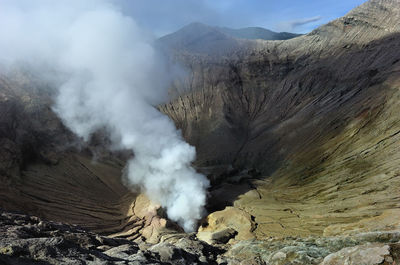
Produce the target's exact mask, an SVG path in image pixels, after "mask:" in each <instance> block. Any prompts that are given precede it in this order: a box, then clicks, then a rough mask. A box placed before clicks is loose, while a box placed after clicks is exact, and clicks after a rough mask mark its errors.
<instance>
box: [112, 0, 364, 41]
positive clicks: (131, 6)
mask: <svg viewBox="0 0 400 265" xmlns="http://www.w3.org/2000/svg"><path fill="white" fill-rule="evenodd" d="M114 1H115V2H117V4H118V5H120V6H121V7H122V9H123V10H124V12H125V13H127V14H129V15H131V16H132V17H134V18H135V20H136V21H137V22H138V23H139V24H141V25H142V26H144V27H146V28H147V29H149V30H151V31H153V32H154V33H155V34H156V35H163V34H167V33H170V32H173V31H175V30H177V29H179V28H181V27H183V26H185V25H187V24H189V23H191V22H202V23H205V24H209V25H217V26H227V27H233V28H240V27H247V26H260V27H264V28H268V29H271V30H275V31H291V32H297V33H306V32H309V31H311V30H312V29H314V28H316V27H318V26H319V25H322V24H325V23H327V22H329V21H331V20H333V19H335V18H338V17H341V16H343V15H344V14H346V13H347V12H348V11H350V10H351V9H353V8H354V7H356V6H358V5H360V4H362V3H363V2H365V0H301V1H300V0H298V1H295V0H278V1H276V0H114ZM306 22H308V23H306Z"/></svg>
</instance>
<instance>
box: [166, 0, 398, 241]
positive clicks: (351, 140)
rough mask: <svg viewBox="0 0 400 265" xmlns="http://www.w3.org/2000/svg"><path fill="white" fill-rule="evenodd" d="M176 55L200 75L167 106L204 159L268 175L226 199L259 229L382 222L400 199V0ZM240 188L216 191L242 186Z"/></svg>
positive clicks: (328, 228) (297, 230)
mask: <svg viewBox="0 0 400 265" xmlns="http://www.w3.org/2000/svg"><path fill="white" fill-rule="evenodd" d="M174 58H175V59H176V60H178V61H181V62H184V64H185V65H186V66H187V67H188V69H190V75H189V78H187V79H186V80H181V81H180V82H176V85H175V86H174V87H173V88H172V93H173V94H175V95H176V99H175V100H174V101H172V102H171V103H170V104H167V105H165V106H162V107H161V109H162V111H164V112H165V113H167V114H168V115H169V116H170V117H171V118H173V119H174V121H175V122H176V124H177V125H178V126H179V127H180V128H182V131H183V133H184V135H185V137H186V138H187V139H188V140H189V142H190V143H192V144H194V145H195V146H196V147H197V150H198V161H197V163H198V166H216V165H221V164H227V165H229V164H233V165H234V167H236V168H239V169H240V168H256V169H257V170H259V171H261V172H262V175H263V176H270V178H262V179H261V180H259V181H258V182H255V183H252V184H245V183H243V182H242V183H241V184H240V185H239V186H241V187H243V186H247V188H244V189H242V190H241V193H245V192H246V189H247V190H251V191H249V192H248V193H246V194H245V195H243V196H240V197H239V199H238V200H236V201H235V202H233V200H235V198H233V199H232V200H230V201H225V202H224V203H234V205H235V207H236V208H239V209H241V210H243V211H244V214H245V215H246V214H249V216H252V220H253V221H254V223H255V224H253V226H251V227H252V228H248V227H249V226H246V229H251V230H254V231H253V232H254V233H253V234H254V235H255V236H257V237H258V238H265V237H266V236H269V235H278V236H282V235H308V234H310V233H311V234H322V233H323V232H324V230H325V233H326V234H332V233H333V234H335V233H341V232H342V231H343V229H345V230H352V229H357V228H358V227H362V226H363V227H364V229H365V230H368V229H377V227H378V226H379V223H380V222H376V220H379V219H371V220H369V219H368V218H369V217H372V216H379V215H381V214H382V213H383V212H384V211H385V210H388V209H396V208H398V206H399V202H400V201H399V199H400V196H399V195H400V194H399V191H398V188H397V187H398V186H399V182H400V178H399V176H400V168H399V167H400V166H399V165H400V164H399V159H400V152H399V151H400V150H399V148H400V138H399V137H400V116H399V115H398V113H399V110H400V106H399V96H400V92H399V87H400V72H399V71H400V1H398V0H372V1H368V2H367V3H365V4H363V5H361V6H360V7H358V8H356V9H354V10H353V11H351V12H350V13H348V14H347V15H346V16H344V17H343V18H340V19H337V20H335V21H332V22H330V23H329V24H327V25H325V26H322V27H320V28H318V29H316V30H314V31H313V32H311V33H310V34H308V35H305V36H301V37H298V38H295V39H292V40H288V41H282V42H268V41H257V42H253V43H252V45H251V46H248V48H247V49H245V50H241V51H236V52H232V53H231V54H229V55H227V56H220V57H216V56H212V57H211V56H210V57H208V56H201V55H198V54H197V55H193V54H188V53H185V52H179V51H177V52H176V53H175V55H174ZM254 186H256V187H257V189H256V190H252V188H251V187H254ZM235 187H237V186H229V185H222V188H221V189H222V190H223V191H224V192H218V191H215V194H219V195H218V196H219V197H221V196H226V194H227V193H228V194H229V192H234V194H235V196H236V195H239V194H240V192H239V193H238V192H237V189H236V188H235ZM233 190H234V191H233ZM224 194H225V195H224ZM218 196H217V197H216V198H215V199H218ZM233 197H234V196H233ZM220 208H223V205H220ZM229 213H230V211H227V212H226V214H227V215H229ZM393 215H396V216H397V215H398V211H396V210H394V211H393V212H391V213H390V214H387V213H386V214H384V215H383V217H382V218H383V219H385V216H386V217H390V216H393ZM210 218H211V217H210ZM212 218H214V217H212ZM212 218H211V219H212ZM215 218H216V217H215ZM364 218H365V219H366V220H367V224H363V223H361V224H360V223H357V222H358V221H360V220H361V219H364ZM221 220H223V219H221ZM221 220H220V221H221ZM368 220H369V221H368ZM209 221H210V220H209ZM222 222H223V221H222ZM393 222H394V223H396V224H397V222H396V221H394V220H392V221H390V224H386V225H387V226H385V225H383V226H384V228H387V229H389V228H390V227H391V226H392V228H393V227H397V225H395V226H393V225H394V223H393ZM209 223H210V222H209ZM216 223H218V220H217V221H216ZM226 223H228V221H226ZM341 223H353V226H354V227H353V228H352V226H347V227H346V228H344V227H338V226H335V224H341ZM382 223H385V222H384V221H382ZM382 223H381V224H382ZM225 225H226V226H229V224H225ZM211 226H212V225H210V227H209V228H205V230H207V229H209V230H210V231H212V230H215V229H220V228H221V226H218V227H211ZM381 228H382V227H381Z"/></svg>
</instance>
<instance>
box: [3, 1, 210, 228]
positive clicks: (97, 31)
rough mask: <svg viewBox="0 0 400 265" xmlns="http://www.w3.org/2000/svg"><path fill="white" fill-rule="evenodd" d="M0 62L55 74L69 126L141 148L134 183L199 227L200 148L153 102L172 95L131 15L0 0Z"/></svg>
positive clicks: (86, 6) (95, 5)
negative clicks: (103, 130) (197, 163)
mask: <svg viewBox="0 0 400 265" xmlns="http://www.w3.org/2000/svg"><path fill="white" fill-rule="evenodd" d="M17 3H18V4H17ZM0 59H1V61H2V62H3V64H9V63H15V62H27V63H29V64H30V65H31V66H33V67H36V68H37V67H42V68H43V70H42V71H43V74H44V75H45V74H46V71H47V70H48V69H51V70H52V71H53V72H56V73H57V76H60V79H59V80H58V83H59V84H60V85H59V89H58V96H57V98H56V99H55V101H56V104H55V106H54V110H55V111H56V113H57V114H58V115H59V116H60V117H61V119H62V120H63V121H64V123H65V124H66V125H67V126H68V127H69V128H70V129H71V130H72V131H74V132H75V133H76V134H78V135H79V136H81V137H83V138H84V139H86V140H87V139H89V138H90V135H91V134H92V133H93V132H95V131H96V130H98V129H99V128H104V127H106V128H107V129H108V131H109V132H110V135H111V140H112V142H113V144H114V145H115V146H116V147H118V148H124V149H126V148H129V149H131V150H133V152H134V158H133V159H131V160H130V161H128V164H127V170H126V171H127V173H126V176H125V178H126V181H127V184H129V185H130V186H131V185H136V186H139V187H140V188H142V190H143V191H144V192H145V193H146V194H147V195H148V196H149V197H150V198H151V199H152V200H154V201H156V202H158V203H160V204H161V205H162V206H163V207H165V208H166V209H167V214H168V217H169V218H170V219H172V220H174V221H177V222H178V223H179V224H180V225H182V226H183V228H184V229H185V230H186V231H191V230H193V229H194V228H195V225H196V221H197V220H198V219H199V218H201V216H202V214H203V207H204V204H205V199H206V198H205V189H206V188H207V186H208V181H207V179H206V178H205V177H204V176H203V175H200V174H198V173H196V171H195V170H194V169H193V168H192V167H191V163H192V161H193V160H194V159H195V149H194V147H192V146H190V145H189V144H187V143H186V142H184V141H183V139H182V136H181V134H180V132H179V131H177V130H176V128H175V125H174V124H173V122H172V121H171V120H170V119H168V118H167V117H166V116H164V115H162V114H161V113H160V112H159V111H158V110H157V109H156V108H155V107H154V106H155V105H157V104H159V103H161V102H162V100H164V99H165V98H166V88H167V86H168V76H167V71H166V70H165V65H164V64H163V63H162V60H161V59H160V57H159V56H158V55H157V53H156V51H155V50H154V49H153V47H152V45H151V38H150V36H149V35H148V34H147V33H145V32H143V31H142V30H141V29H140V28H139V27H138V26H137V24H136V23H135V21H134V20H133V19H132V18H131V17H127V16H124V15H123V14H122V13H121V12H120V11H119V10H118V8H117V7H115V6H114V5H112V3H110V2H108V1H58V0H57V1H50V0H49V1H14V0H10V1H3V0H0ZM42 68H41V69H42Z"/></svg>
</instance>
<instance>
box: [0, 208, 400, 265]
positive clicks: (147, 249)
mask: <svg viewBox="0 0 400 265" xmlns="http://www.w3.org/2000/svg"><path fill="white" fill-rule="evenodd" d="M0 264H233V265H236V264H237V265H239V264H276V265H280V264H322V265H328V264H329V265H334V264H347V265H351V264H354V265H356V264H357V265H362V264H368V265H373V264H385V265H389V264H390V265H393V264H400V231H385V232H369V233H361V234H357V235H352V236H340V237H308V238H295V237H288V238H285V239H275V238H272V237H271V238H269V239H268V240H264V241H257V240H250V241H239V242H237V243H235V244H234V245H231V246H227V245H222V244H220V245H218V244H216V245H214V246H212V245H209V244H207V243H205V242H203V241H200V240H198V239H197V238H196V237H195V236H194V234H171V235H170V236H169V237H165V239H164V240H163V241H162V242H161V243H158V244H148V243H145V242H141V243H136V242H133V241H130V240H127V239H122V238H110V237H106V236H101V235H98V234H95V233H91V232H88V231H85V230H83V229H81V228H79V227H77V226H70V225H65V224H61V223H54V222H47V221H43V220H40V219H39V218H37V217H34V216H28V215H23V214H14V213H9V212H4V211H1V214H0Z"/></svg>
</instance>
